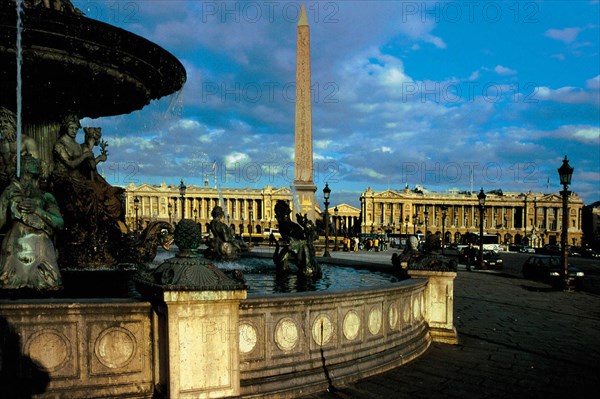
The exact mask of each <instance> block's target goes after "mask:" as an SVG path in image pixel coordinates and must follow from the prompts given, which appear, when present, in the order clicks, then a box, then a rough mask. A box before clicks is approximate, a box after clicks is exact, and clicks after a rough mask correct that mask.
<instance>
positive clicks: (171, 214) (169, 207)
mask: <svg viewBox="0 0 600 399" xmlns="http://www.w3.org/2000/svg"><path fill="white" fill-rule="evenodd" d="M167 208H168V209H169V224H171V216H173V205H172V204H171V203H170V202H169V205H167Z"/></svg>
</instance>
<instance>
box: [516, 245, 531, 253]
mask: <svg viewBox="0 0 600 399" xmlns="http://www.w3.org/2000/svg"><path fill="white" fill-rule="evenodd" d="M519 252H520V253H522V254H534V253H535V248H533V247H530V246H529V245H523V246H522V247H521V249H519Z"/></svg>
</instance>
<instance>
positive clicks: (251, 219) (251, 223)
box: [248, 209, 254, 244]
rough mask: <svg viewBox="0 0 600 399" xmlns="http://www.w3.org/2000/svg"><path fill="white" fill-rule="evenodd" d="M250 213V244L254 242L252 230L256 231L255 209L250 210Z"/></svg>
mask: <svg viewBox="0 0 600 399" xmlns="http://www.w3.org/2000/svg"><path fill="white" fill-rule="evenodd" d="M248 214H249V216H250V226H248V233H250V239H249V241H250V244H252V232H253V231H254V211H253V210H252V209H250V210H248Z"/></svg>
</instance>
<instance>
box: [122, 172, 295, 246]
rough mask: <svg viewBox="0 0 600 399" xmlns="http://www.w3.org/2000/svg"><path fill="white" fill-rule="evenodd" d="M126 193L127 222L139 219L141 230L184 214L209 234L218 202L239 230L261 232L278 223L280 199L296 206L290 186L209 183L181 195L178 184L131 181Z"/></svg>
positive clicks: (231, 223) (132, 224)
mask: <svg viewBox="0 0 600 399" xmlns="http://www.w3.org/2000/svg"><path fill="white" fill-rule="evenodd" d="M125 195H126V199H125V208H126V212H125V215H126V223H127V225H128V227H129V228H130V229H131V230H132V231H133V230H135V226H136V221H137V224H138V230H142V229H143V228H144V227H145V226H147V224H148V223H149V222H151V221H155V220H160V221H165V222H170V223H177V222H179V220H181V219H182V218H183V217H185V218H186V219H192V220H194V221H196V222H197V223H198V224H199V225H200V226H201V230H202V232H203V233H206V232H208V225H209V223H210V221H211V220H212V216H211V211H212V210H213V208H214V207H215V206H217V205H218V206H221V207H223V210H224V211H225V215H226V219H227V222H228V224H229V225H230V226H231V227H232V228H233V229H234V230H235V232H236V233H243V232H245V233H259V234H260V233H262V232H263V231H264V229H265V228H270V227H273V228H274V227H276V226H277V220H276V219H275V211H274V207H275V203H276V202H277V200H284V201H286V202H287V203H288V204H289V205H290V207H291V208H292V210H293V211H294V209H295V207H294V202H293V200H292V199H293V197H292V193H291V191H290V189H288V188H275V187H271V186H266V187H264V188H262V189H251V188H221V189H216V188H214V187H209V186H208V184H205V185H204V186H194V185H189V186H187V187H186V191H185V195H184V196H183V197H182V196H181V195H180V192H179V186H176V185H167V184H165V183H162V184H160V185H150V184H141V185H139V186H136V185H134V184H133V183H131V184H129V185H128V186H127V187H126V194H125ZM136 198H137V205H136V201H135V199H136ZM294 212H295V211H294Z"/></svg>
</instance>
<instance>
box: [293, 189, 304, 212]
mask: <svg viewBox="0 0 600 399" xmlns="http://www.w3.org/2000/svg"><path fill="white" fill-rule="evenodd" d="M290 190H292V199H293V201H294V213H299V214H302V208H300V201H299V200H298V193H296V187H295V186H294V184H290Z"/></svg>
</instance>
